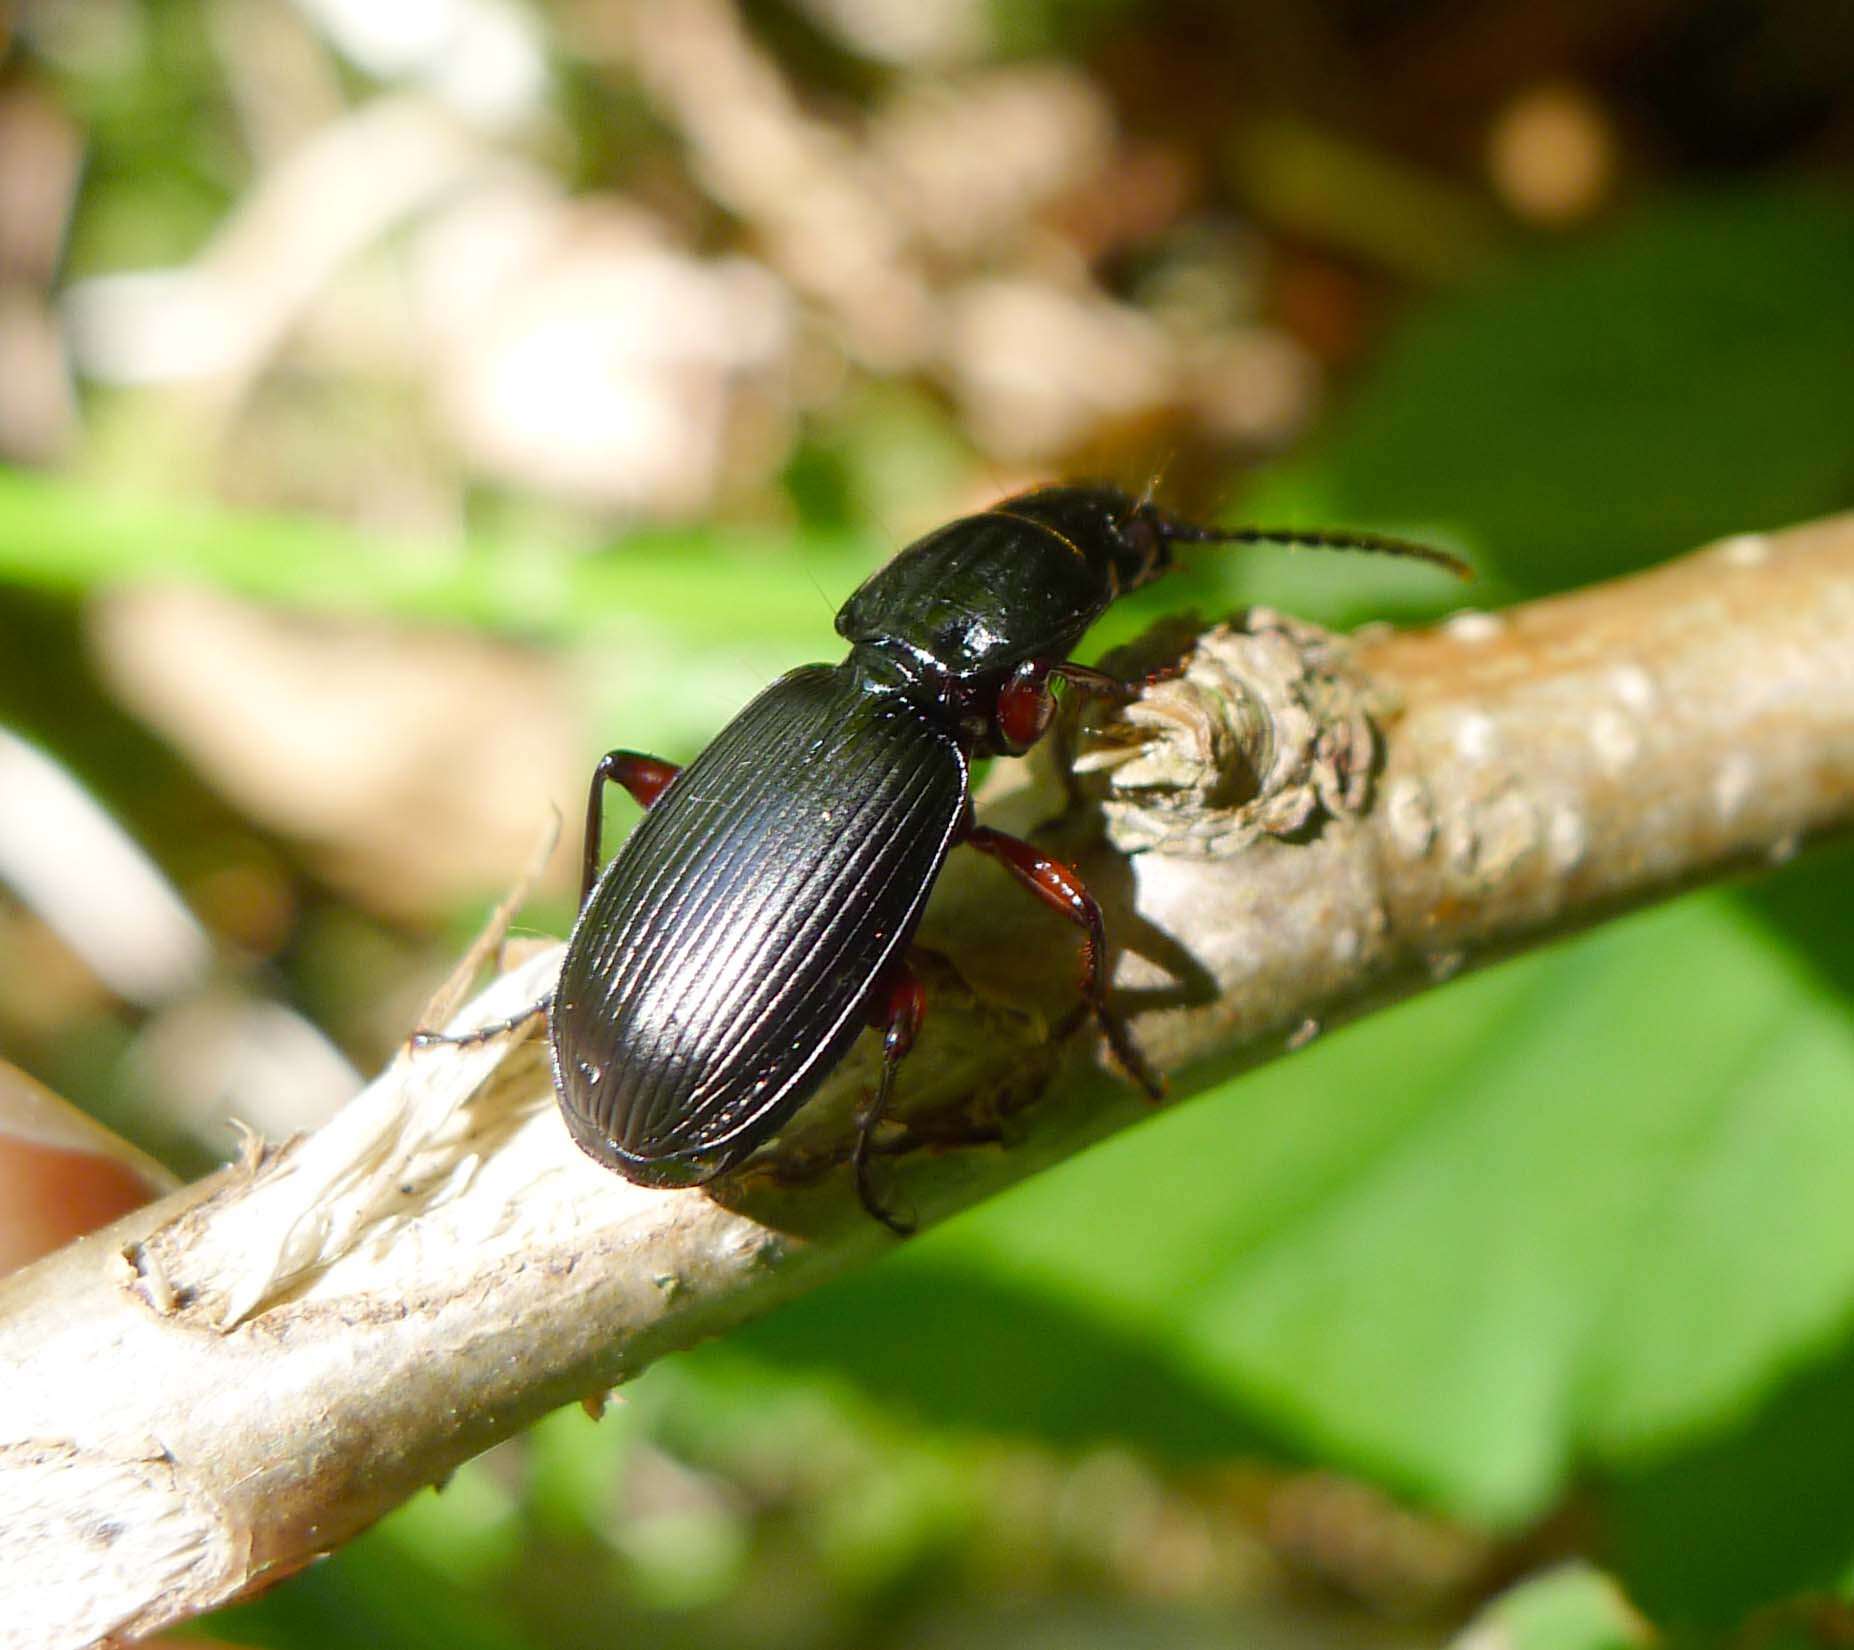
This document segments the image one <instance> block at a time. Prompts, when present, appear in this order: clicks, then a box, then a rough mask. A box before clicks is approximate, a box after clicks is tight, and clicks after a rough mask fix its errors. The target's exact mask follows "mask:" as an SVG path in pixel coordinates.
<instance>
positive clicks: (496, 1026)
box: [406, 997, 553, 1048]
mask: <svg viewBox="0 0 1854 1650" xmlns="http://www.w3.org/2000/svg"><path fill="white" fill-rule="evenodd" d="M552 1006H553V998H552V997H543V998H542V999H541V1000H540V1001H539V1002H538V1003H530V1004H529V1005H528V1006H527V1007H526V1008H524V1009H523V1010H522V1011H521V1012H520V1013H519V1014H511V1015H510V1016H509V1017H508V1018H507V1019H506V1020H491V1021H490V1022H489V1024H488V1025H483V1026H473V1027H471V1029H470V1030H468V1031H425V1030H422V1029H421V1030H419V1031H415V1032H413V1033H412V1035H411V1036H410V1037H408V1038H407V1039H406V1044H407V1046H408V1047H410V1048H470V1047H472V1046H474V1045H475V1044H477V1043H493V1042H494V1041H495V1040H496V1039H497V1038H498V1037H506V1036H508V1035H509V1034H510V1033H511V1032H515V1031H519V1030H521V1029H522V1028H523V1027H524V1026H529V1025H532V1024H533V1023H534V1022H535V1021H536V1020H541V1019H545V1018H546V1017H547V1011H548V1009H549V1008H550V1007H552Z"/></svg>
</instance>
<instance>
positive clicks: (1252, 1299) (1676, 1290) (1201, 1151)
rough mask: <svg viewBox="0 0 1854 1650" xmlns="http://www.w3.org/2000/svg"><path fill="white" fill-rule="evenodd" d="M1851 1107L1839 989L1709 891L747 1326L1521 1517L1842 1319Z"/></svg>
mask: <svg viewBox="0 0 1854 1650" xmlns="http://www.w3.org/2000/svg"><path fill="white" fill-rule="evenodd" d="M1792 874H1794V875H1806V874H1808V868H1806V867H1805V868H1799V869H1798V870H1797V871H1796V872H1794V873H1792ZM1850 1094H1854V1028H1851V1027H1850V1025H1849V1023H1848V1017H1847V1015H1846V1013H1845V1009H1844V1005H1843V1004H1842V1002H1841V1001H1840V999H1839V996H1838V994H1837V993H1836V992H1834V991H1833V990H1832V989H1831V988H1830V987H1828V986H1827V985H1826V984H1825V983H1824V982H1823V981H1822V980H1821V979H1820V978H1819V976H1816V975H1815V974H1813V973H1812V972H1811V971H1809V970H1807V969H1805V968H1803V967H1801V966H1799V965H1798V964H1796V963H1795V962H1794V961H1793V959H1792V958H1791V956H1790V954H1789V952H1788V951H1787V949H1786V948H1785V947H1784V946H1783V945H1782V944H1781V942H1780V941H1779V940H1777V939H1776V938H1775V937H1773V935H1772V934H1771V933H1770V931H1769V930H1768V929H1767V928H1766V927H1765V926H1764V925H1763V924H1762V923H1760V922H1758V921H1757V920H1755V919H1754V918H1753V917H1751V916H1749V915H1748V914H1747V913H1745V912H1744V911H1743V910H1741V909H1740V908H1739V907H1738V906H1737V904H1736V903H1735V902H1734V901H1733V900H1732V899H1731V898H1730V897H1729V896H1726V895H1713V896H1707V897H1703V898H1696V899H1690V900H1687V901H1684V902H1682V903H1681V904H1678V905H1675V906H1671V907H1667V908H1664V909H1661V910H1657V911H1654V912H1650V913H1648V914H1645V915H1643V916H1640V917H1636V918H1633V919H1630V920H1628V921H1625V922H1621V923H1618V924H1615V925H1613V926H1612V927H1610V928H1609V929H1606V930H1604V931H1603V932H1601V933H1599V934H1596V935H1593V936H1591V937H1589V938H1587V939H1585V940H1583V941H1580V942H1578V943H1577V944H1575V945H1571V946H1565V947H1561V948H1558V949H1556V950H1553V951H1551V952H1549V953H1546V954H1544V955H1540V956H1537V957H1533V958H1528V959H1525V960H1523V961H1521V962H1518V963H1514V964H1509V965H1506V966H1503V967H1501V968H1499V969H1496V970H1494V971H1492V972H1490V973H1487V974H1485V975H1482V976H1479V977H1476V978H1473V979H1469V980H1466V981H1463V982H1460V983H1459V984H1456V985H1454V986H1451V987H1449V988H1447V989H1446V990H1443V991H1440V992H1437V993H1434V994H1433V995H1431V996H1429V997H1426V998H1424V999H1422V1000H1420V1001H1417V1002H1415V1003H1412V1004H1410V1005H1408V1006H1407V1007H1406V1008H1404V1009H1403V1010H1401V1011H1400V1012H1398V1013H1396V1014H1394V1015H1388V1016H1384V1017H1381V1018H1379V1019H1377V1020H1373V1021H1370V1022H1366V1023H1364V1024H1361V1025H1359V1026H1356V1027H1353V1028H1351V1029H1349V1030H1346V1031H1344V1032H1341V1033H1339V1034H1338V1035H1336V1036H1334V1037H1332V1038H1331V1039H1329V1040H1326V1041H1324V1042H1322V1043H1320V1044H1317V1045H1315V1047H1314V1048H1313V1049H1311V1050H1309V1051H1307V1052H1306V1053H1304V1054H1302V1055H1300V1056H1298V1057H1296V1058H1294V1059H1292V1060H1289V1061H1285V1062H1282V1063H1280V1064H1278V1065H1276V1066H1274V1067H1272V1068H1269V1069H1268V1070H1266V1071H1263V1072H1259V1073H1257V1074H1255V1075H1253V1076H1252V1077H1250V1078H1248V1079H1247V1080H1245V1081H1244V1082H1242V1083H1240V1084H1238V1085H1236V1086H1235V1087H1233V1088H1232V1089H1230V1090H1229V1091H1227V1092H1225V1093H1223V1094H1221V1095H1218V1096H1216V1097H1214V1098H1209V1099H1205V1100H1202V1101H1199V1102H1197V1103H1195V1104H1192V1105H1188V1106H1184V1107H1181V1108H1179V1109H1178V1110H1177V1111H1175V1112H1173V1113H1171V1114H1168V1115H1166V1116H1164V1117H1162V1118H1159V1119H1155V1120H1154V1121H1153V1122H1152V1123H1151V1124H1149V1125H1147V1126H1145V1127H1142V1128H1139V1129H1136V1130H1134V1131H1132V1132H1131V1133H1129V1134H1127V1135H1124V1136H1122V1137H1120V1138H1118V1139H1116V1140H1114V1141H1112V1142H1109V1143H1107V1144H1106V1145H1104V1146H1102V1147H1100V1148H1098V1149H1096V1150H1095V1151H1093V1152H1091V1153H1089V1154H1087V1155H1086V1156H1084V1157H1083V1158H1081V1159H1078V1160H1076V1161H1074V1162H1072V1163H1070V1164H1067V1165H1064V1166H1063V1167H1062V1168H1061V1169H1059V1170H1057V1171H1055V1172H1053V1173H1050V1174H1047V1175H1043V1176H1041V1177H1039V1178H1038V1179H1037V1180H1036V1181H1035V1182H1033V1183H1031V1184H1029V1185H1026V1186H1024V1187H1022V1188H1020V1189H1018V1190H1017V1191H1015V1192H1013V1193H1011V1194H1010V1195H1009V1196H1007V1197H1005V1198H1003V1199H1000V1200H999V1201H997V1202H995V1203H993V1204H991V1205H989V1206H988V1207H986V1208H984V1209H981V1210H979V1211H976V1212H974V1213H973V1214H971V1215H969V1216H967V1217H965V1218H963V1219H962V1220H960V1221H958V1222H956V1223H954V1224H952V1225H951V1226H949V1227H948V1228H946V1229H945V1230H943V1231H941V1232H938V1233H935V1234H932V1235H930V1236H929V1237H926V1238H923V1239H921V1240H919V1241H917V1242H916V1243H914V1244H911V1245H909V1246H908V1248H907V1250H906V1251H904V1252H902V1253H900V1254H898V1255H897V1256H896V1258H895V1259H894V1260H893V1261H892V1262H891V1263H890V1264H889V1265H888V1266H887V1267H886V1268H885V1269H884V1272H885V1274H886V1281H885V1283H884V1284H883V1286H882V1289H880V1290H878V1289H877V1288H876V1287H875V1286H874V1285H873V1284H870V1283H864V1284H862V1285H861V1286H859V1287H857V1288H852V1289H838V1290H832V1291H828V1292H826V1293H825V1294H824V1295H822V1296H820V1297H818V1298H817V1299H815V1300H814V1301H810V1302H803V1303H799V1304H798V1305H797V1306H795V1307H794V1308H791V1309H789V1310H788V1311H787V1312H785V1313H783V1314H782V1315H781V1316H780V1317H779V1318H778V1319H777V1320H775V1322H774V1323H772V1324H769V1325H767V1326H766V1327H765V1328H764V1329H763V1330H762V1331H759V1332H758V1333H757V1335H755V1336H750V1337H749V1341H748V1344H750V1345H754V1346H757V1347H760V1348H761V1349H762V1350H764V1351H766V1352H767V1353H769V1354H770V1355H774V1356H777V1357H780V1358H782V1359H787V1360H789V1359H794V1358H805V1359H816V1360H820V1361H822V1360H824V1359H831V1360H834V1361H836V1362H837V1363H839V1364H840V1365H847V1366H848V1367H850V1368H851V1369H853V1370H856V1371H858V1372H859V1373H860V1374H861V1375H862V1376H863V1377H864V1378H865V1379H866V1380H868V1381H869V1382H870V1383H871V1384H873V1385H875V1386H877V1387H878V1388H879V1389H880V1390H882V1391H884V1392H886V1393H887V1394H889V1395H890V1396H892V1397H896V1398H903V1399H905V1400H906V1401H908V1402H910V1403H911V1404H912V1405H913V1406H914V1407H916V1408H917V1409H919V1410H921V1411H922V1412H924V1413H928V1414H931V1415H936V1416H938V1417H940V1418H942V1419H947V1420H953V1421H958V1422H961V1423H965V1424H980V1425H1000V1424H1003V1425H1009V1424H1012V1423H1013V1422H1015V1424H1017V1425H1021V1426H1023V1427H1025V1428H1027V1429H1030V1430H1038V1429H1044V1428H1047V1429H1048V1430H1050V1431H1051V1432H1053V1433H1054V1435H1055V1436H1057V1437H1060V1438H1067V1439H1075V1438H1081V1437H1086V1436H1090V1435H1097V1436H1098V1435H1107V1436H1120V1437H1126V1438H1132V1439H1134V1440H1136V1441H1139V1442H1142V1443H1146V1444H1148V1445H1152V1446H1155V1447H1159V1448H1161V1449H1169V1452H1171V1453H1176V1452H1178V1450H1179V1449H1181V1448H1182V1449H1186V1450H1189V1449H1193V1448H1204V1447H1214V1446H1215V1445H1217V1444H1219V1443H1226V1444H1234V1443H1236V1442H1237V1441H1238V1440H1239V1439H1240V1437H1241V1433H1242V1429H1243V1428H1244V1427H1245V1426H1256V1425H1260V1426H1261V1427H1263V1428H1264V1430H1265V1431H1266V1433H1267V1434H1268V1435H1269V1436H1271V1437H1272V1438H1273V1439H1274V1440H1276V1441H1277V1443H1279V1444H1281V1445H1283V1446H1286V1447H1292V1448H1297V1449H1299V1450H1303V1451H1310V1452H1312V1453H1314V1454H1316V1455H1318V1456H1321V1457H1324V1458H1327V1459H1333V1460H1337V1461H1339V1462H1341V1463H1345V1464H1349V1465H1351V1466H1354V1467H1358V1468H1363V1469H1367V1470H1371V1471H1374V1472H1376V1473H1378V1474H1379V1475H1381V1476H1383V1477H1385V1478H1387V1479H1389V1480H1390V1481H1392V1482H1395V1483H1400V1484H1402V1485H1404V1486H1406V1487H1407V1488H1409V1489H1411V1490H1414V1491H1416V1492H1418V1493H1420V1494H1422V1495H1424V1496H1426V1497H1428V1498H1430V1499H1431V1500H1433V1501H1436V1502H1438V1503H1440V1504H1442V1505H1443V1506H1445V1507H1447V1508H1449V1509H1451V1510H1453V1511H1456V1512H1458V1513H1461V1514H1465V1515H1468V1516H1471V1517H1474V1518H1477V1519H1480V1520H1483V1521H1487V1522H1490V1523H1494V1524H1505V1525H1511V1524H1517V1523H1519V1522H1522V1521H1524V1520H1525V1519H1527V1518H1529V1517H1532V1516H1535V1515H1536V1514H1537V1513H1539V1512H1540V1511H1541V1510H1542V1509H1543V1508H1545V1507H1546V1506H1547V1505H1549V1504H1550V1502H1551V1500H1552V1499H1553V1498H1554V1497H1555V1496H1556V1495H1557V1494H1558V1493H1560V1492H1561V1491H1562V1489H1563V1488H1564V1486H1565V1484H1566V1482H1567V1478H1568V1474H1569V1472H1570V1469H1571V1466H1572V1463H1573V1461H1574V1460H1575V1458H1576V1457H1577V1456H1578V1455H1579V1454H1580V1453H1595V1454H1602V1455H1608V1456H1611V1457H1616V1458H1623V1457H1632V1456H1635V1455H1637V1454H1639V1453H1640V1452H1643V1451H1646V1450H1649V1449H1653V1448H1663V1449H1664V1448H1667V1447H1670V1446H1671V1445H1672V1444H1674V1443H1678V1442H1681V1441H1683V1440H1684V1439H1685V1438H1686V1437H1687V1436H1688V1435H1689V1434H1690V1433H1692V1432H1693V1431H1696V1430H1699V1429H1703V1428H1705V1427H1707V1426H1715V1425H1717V1424H1719V1423H1720V1422H1721V1421H1722V1419H1724V1418H1727V1417H1730V1416H1731V1415H1733V1414H1735V1413H1736V1412H1737V1411H1739V1410H1740V1409H1741V1408H1742V1407H1743V1406H1745V1405H1746V1404H1748V1403H1750V1402H1752V1401H1754V1400H1755V1398H1756V1397H1757V1396H1758V1395H1759V1394H1760V1393H1761V1392H1763V1391H1765V1390H1766V1389H1767V1388H1768V1387H1769V1386H1770V1385H1772V1384H1773V1383H1774V1382H1776V1381H1777V1380H1778V1379H1780V1378H1781V1377H1782V1376H1783V1375H1785V1374H1787V1372H1788V1371H1789V1370H1790V1368H1792V1367H1793V1366H1794V1364H1795V1362H1796V1360H1797V1359H1798V1358H1799V1356H1802V1355H1803V1354H1804V1353H1805V1352H1806V1351H1807V1350H1808V1349H1811V1348H1817V1347H1822V1346H1825V1345H1827V1344H1830V1343H1831V1342H1832V1340H1833V1338H1834V1337H1835V1336H1836V1335H1838V1334H1839V1333H1840V1332H1841V1330H1842V1329H1843V1327H1844V1324H1845V1320H1846V1318H1847V1315H1848V1313H1847V1303H1848V1302H1849V1301H1850V1300H1851V1299H1854V1199H1850V1198H1848V1197H1847V1196H1846V1195H1845V1188H1846V1186H1847V1185H1848V1184H1849V1183H1850V1180H1851V1179H1854V1105H1850V1104H1848V1101H1847V1097H1848V1096H1849V1095H1850ZM1012 1295H1015V1296H1016V1300H1015V1301H1014V1302H1013V1301H1012V1300H1011V1299H1010V1296H1012ZM910 1303H911V1309H910ZM975 1337H977V1338H978V1340H979V1341H980V1343H981V1344H983V1345H984V1347H985V1351H984V1352H983V1353H976V1352H975V1351H974V1345H975ZM1130 1347H1131V1348H1141V1349H1143V1350H1142V1351H1140V1352H1139V1353H1138V1354H1137V1355H1135V1354H1133V1353H1131V1352H1129V1350H1128V1349H1129V1348H1130ZM1000 1348H1002V1349H1003V1350H1002V1352H1001V1354H999V1355H996V1356H994V1353H998V1352H999V1349H1000ZM1032 1349H1033V1351H1032ZM960 1360H963V1361H964V1364H965V1367H966V1368H967V1369H968V1370H969V1371H978V1372H982V1379H980V1378H978V1377H977V1376H974V1375H970V1374H969V1375H968V1377H967V1378H965V1379H964V1380H960V1379H957V1378H954V1377H953V1376H951V1375H949V1373H948V1372H949V1370H954V1369H956V1368H957V1367H958V1366H959V1363H960ZM1219 1406H1220V1407H1221V1408H1222V1409H1223V1411H1224V1412H1225V1413H1224V1416H1223V1419H1222V1420H1221V1421H1220V1422H1219V1421H1218V1420H1217V1418H1216V1414H1217V1409H1218V1407H1219ZM1052 1407H1053V1409H1054V1412H1055V1417H1056V1418H1055V1419H1054V1420H1053V1421H1051V1420H1048V1419H1046V1415H1047V1412H1048V1411H1050V1410H1051V1409H1052Z"/></svg>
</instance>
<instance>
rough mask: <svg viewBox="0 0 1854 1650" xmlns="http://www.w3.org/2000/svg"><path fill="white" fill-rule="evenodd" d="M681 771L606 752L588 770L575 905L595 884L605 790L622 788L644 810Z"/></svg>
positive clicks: (648, 758) (629, 754) (650, 758)
mask: <svg viewBox="0 0 1854 1650" xmlns="http://www.w3.org/2000/svg"><path fill="white" fill-rule="evenodd" d="M681 771H682V770H681V769H680V768H678V767H677V766H676V764H675V763H674V762H663V761H659V760H658V759H657V758H656V757H654V756H644V755H641V754H640V753H639V752H637V751H607V752H606V753H605V754H604V755H603V756H601V757H600V758H599V765H598V766H597V767H596V768H594V769H593V770H592V791H591V794H590V795H589V796H588V797H587V798H586V859H585V867H584V872H583V874H582V876H581V877H580V884H579V903H580V904H581V905H584V904H585V903H586V900H587V899H588V897H589V896H590V895H591V893H592V885H593V884H594V883H595V882H597V881H598V880H599V843H600V841H601V839H602V838H603V836H604V834H605V787H606V786H607V785H622V786H624V788H625V789H626V790H627V791H629V792H630V793H631V795H632V796H633V797H635V798H636V799H637V805H638V806H639V807H640V808H648V807H649V806H650V805H651V803H653V802H655V801H656V799H657V798H658V797H659V796H661V795H662V794H663V789H664V787H665V786H666V785H668V784H669V782H670V781H671V780H672V779H674V778H675V777H676V775H677V774H678V773H680V772H681Z"/></svg>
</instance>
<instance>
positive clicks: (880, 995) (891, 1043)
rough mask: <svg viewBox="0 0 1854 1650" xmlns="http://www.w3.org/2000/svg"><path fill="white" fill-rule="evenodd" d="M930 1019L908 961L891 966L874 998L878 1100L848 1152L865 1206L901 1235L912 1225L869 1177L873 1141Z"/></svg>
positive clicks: (861, 1117)
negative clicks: (878, 1046)
mask: <svg viewBox="0 0 1854 1650" xmlns="http://www.w3.org/2000/svg"><path fill="white" fill-rule="evenodd" d="M926 1015H927V993H926V992H925V991H924V990H923V989H922V988H921V982H920V978H919V976H918V975H916V974H915V972H914V970H913V969H911V968H910V967H908V965H907V963H906V961H905V960H901V961H897V962H895V963H893V964H892V965H891V966H890V968H889V971H888V972H887V973H886V974H885V975H883V977H882V980H881V983H880V984H879V985H877V987H876V990H875V995H874V997H873V998H872V999H871V1000H870V1012H869V1019H870V1023H871V1024H873V1025H877V1026H880V1027H881V1028H882V1077H881V1081H880V1082H878V1083H877V1084H876V1091H875V1094H874V1096H873V1097H872V1098H871V1099H870V1101H869V1103H868V1104H867V1105H865V1106H864V1107H863V1109H862V1110H861V1111H860V1112H859V1113H858V1114H857V1118H856V1149H855V1150H854V1151H853V1152H852V1153H851V1154H850V1163H851V1166H852V1167H853V1168H854V1169H855V1171H856V1195H857V1197H858V1198H860V1199H861V1200H862V1205H863V1207H864V1208H865V1209H867V1210H868V1211H869V1213H870V1214H872V1215H873V1216H875V1218H876V1219H877V1220H879V1221H881V1222H882V1224H883V1225H884V1226H886V1227H887V1228H888V1229H889V1230H890V1231H891V1232H893V1233H894V1234H895V1235H896V1236H897V1237H907V1236H908V1235H909V1234H910V1233H912V1232H913V1230H914V1222H913V1221H911V1220H905V1219H903V1218H902V1217H901V1216H900V1215H897V1214H896V1213H895V1212H894V1211H893V1210H892V1209H889V1208H888V1207H886V1206H885V1205H884V1204H883V1202H882V1200H881V1199H880V1198H878V1197H877V1196H876V1192H875V1186H874V1184H873V1183H872V1182H871V1180H870V1178H869V1149H870V1141H871V1139H872V1138H873V1136H874V1134H875V1131H876V1126H877V1125H878V1124H879V1123H880V1122H881V1121H882V1119H883V1118H884V1117H885V1116H887V1114H888V1107H889V1102H890V1101H891V1100H893V1099H894V1097H895V1073H896V1072H897V1071H899V1070H900V1069H901V1062H902V1061H903V1060H905V1059H906V1058H907V1056H908V1051H909V1050H910V1049H912V1048H913V1047H914V1039H915V1038H916V1037H918V1036H919V1035H920V1030H921V1021H922V1020H923V1019H925V1018H926Z"/></svg>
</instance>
